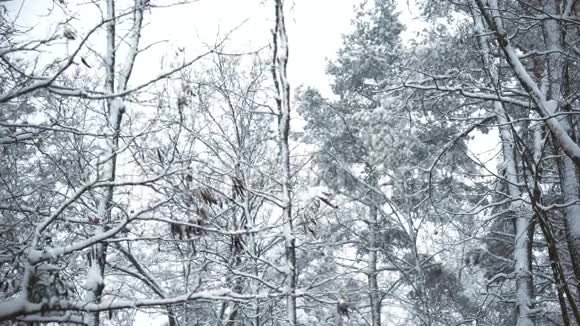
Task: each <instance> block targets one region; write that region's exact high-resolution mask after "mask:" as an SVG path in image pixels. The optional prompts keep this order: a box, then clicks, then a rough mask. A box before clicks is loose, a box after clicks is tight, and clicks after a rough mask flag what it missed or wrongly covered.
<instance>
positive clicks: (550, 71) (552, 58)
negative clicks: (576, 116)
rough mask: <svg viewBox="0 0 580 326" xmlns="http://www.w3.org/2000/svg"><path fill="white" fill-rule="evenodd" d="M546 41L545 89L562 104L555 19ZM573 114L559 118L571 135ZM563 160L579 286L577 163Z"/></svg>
mask: <svg viewBox="0 0 580 326" xmlns="http://www.w3.org/2000/svg"><path fill="white" fill-rule="evenodd" d="M543 9H544V12H545V13H546V14H547V15H548V16H549V17H552V16H555V15H559V14H560V13H559V8H558V4H557V3H556V1H555V0H545V1H544V4H543ZM542 27H543V34H544V44H545V50H546V52H547V53H548V54H547V59H548V60H547V61H546V69H547V71H546V76H547V83H548V87H547V89H546V91H547V94H546V97H547V98H548V99H552V100H555V101H556V102H557V103H562V101H563V94H562V83H564V82H566V81H565V80H564V69H565V60H564V58H563V57H562V55H561V53H563V52H562V51H563V35H562V26H561V25H560V23H559V22H558V20H556V19H545V20H544V21H543V26H542ZM572 118H573V117H572V116H568V115H565V116H563V118H560V119H559V120H560V123H561V124H562V127H563V129H564V131H565V132H566V133H568V134H571V133H572V128H571V125H573V123H572V122H571V121H570V120H571V119H572ZM560 152H561V154H562V159H561V161H560V183H561V187H562V193H563V199H564V202H566V203H573V204H572V205H569V206H567V207H566V209H565V214H566V219H565V227H566V242H567V245H568V251H569V253H570V261H571V263H572V269H573V272H574V276H575V279H576V282H574V284H575V285H576V286H577V287H578V280H580V257H578V254H579V253H580V203H579V202H578V199H580V194H579V190H578V182H579V181H580V180H579V178H578V171H577V166H576V164H574V161H573V160H572V159H571V158H570V157H568V156H566V155H565V153H564V152H563V151H560ZM576 296H577V297H578V296H580V291H578V289H577V293H576Z"/></svg>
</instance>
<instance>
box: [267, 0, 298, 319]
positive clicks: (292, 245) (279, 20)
mask: <svg viewBox="0 0 580 326" xmlns="http://www.w3.org/2000/svg"><path fill="white" fill-rule="evenodd" d="M275 7H276V26H275V32H274V35H273V37H274V55H273V65H272V75H273V78H274V84H275V86H276V90H277V98H276V104H277V107H278V133H279V143H280V154H281V155H280V156H281V163H282V178H281V184H282V206H283V212H282V214H283V219H284V222H285V229H284V237H285V256H286V265H287V275H286V291H287V297H286V309H287V314H288V316H287V317H288V324H289V325H291V326H294V325H296V295H295V293H296V239H295V238H294V226H293V221H292V201H291V198H290V192H291V188H290V179H291V176H292V175H291V173H292V172H291V170H290V146H289V139H288V136H289V134H290V84H289V83H288V79H287V74H286V67H287V65H288V36H287V34H286V26H285V23H284V6H283V0H276V6H275Z"/></svg>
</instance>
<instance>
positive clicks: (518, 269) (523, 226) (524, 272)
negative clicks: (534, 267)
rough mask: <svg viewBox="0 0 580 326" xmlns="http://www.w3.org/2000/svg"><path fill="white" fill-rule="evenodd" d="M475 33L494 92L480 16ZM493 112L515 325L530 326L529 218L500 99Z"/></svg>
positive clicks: (494, 71) (493, 71)
mask: <svg viewBox="0 0 580 326" xmlns="http://www.w3.org/2000/svg"><path fill="white" fill-rule="evenodd" d="M473 19H474V26H475V32H476V33H477V35H478V43H479V46H480V49H481V52H482V53H481V55H482V58H483V64H484V65H485V67H486V68H487V69H488V71H489V75H490V78H491V79H492V83H493V84H494V85H496V88H497V89H498V91H500V89H499V87H500V86H499V85H497V83H499V78H498V73H497V69H496V68H495V66H494V64H493V62H492V61H491V60H490V57H489V56H490V49H489V46H488V43H487V39H486V38H485V36H484V35H485V33H484V25H483V21H482V20H481V17H479V16H477V15H475V14H474V15H473ZM493 106H494V111H495V114H496V117H497V119H498V123H499V125H500V127H499V132H500V140H501V143H502V153H503V159H504V162H503V163H504V165H505V170H506V176H505V177H506V180H507V182H508V193H509V195H510V197H512V198H513V200H512V201H511V202H510V207H509V210H510V211H511V212H513V214H514V215H515V219H516V221H515V229H516V230H515V243H514V245H515V250H514V261H515V268H514V271H515V274H516V310H517V314H518V318H517V325H518V326H531V325H533V324H534V323H533V322H532V318H531V316H530V308H531V305H532V300H531V296H532V279H531V270H530V252H529V250H528V248H529V245H530V234H529V232H528V231H529V229H530V219H531V214H526V211H527V210H525V209H524V208H525V207H524V206H523V205H524V203H523V202H521V201H520V200H519V198H521V196H522V192H521V190H520V189H519V188H518V184H519V178H518V174H517V164H516V157H515V152H514V148H513V146H514V144H515V140H514V137H513V135H512V130H511V125H510V121H509V119H508V116H507V115H506V112H505V110H504V107H503V104H502V103H501V102H497V101H496V102H494V103H493Z"/></svg>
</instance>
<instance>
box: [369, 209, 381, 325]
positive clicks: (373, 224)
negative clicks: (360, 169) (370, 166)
mask: <svg viewBox="0 0 580 326" xmlns="http://www.w3.org/2000/svg"><path fill="white" fill-rule="evenodd" d="M369 231H370V232H369V234H370V239H369V241H370V246H371V247H370V248H369V257H368V283H369V299H370V305H371V321H372V326H380V325H381V301H382V300H381V295H380V292H379V285H378V282H377V251H378V250H379V248H378V246H379V242H378V233H379V226H378V220H377V207H376V206H375V205H374V204H373V205H372V206H371V207H370V208H369Z"/></svg>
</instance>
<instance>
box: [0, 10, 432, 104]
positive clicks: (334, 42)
mask: <svg viewBox="0 0 580 326" xmlns="http://www.w3.org/2000/svg"><path fill="white" fill-rule="evenodd" d="M65 1H66V2H67V3H69V5H68V6H67V11H68V12H67V16H69V17H74V18H73V19H72V20H71V22H70V25H71V26H72V27H73V28H74V29H75V30H77V31H79V34H81V35H82V34H83V31H84V32H86V31H87V30H88V29H89V28H90V27H91V26H92V25H93V24H94V23H95V22H98V21H100V14H99V10H98V9H97V7H96V5H95V4H93V3H90V1H82V2H80V1H79V2H80V3H81V4H76V3H77V1H72V0H65ZM126 1H127V0H118V3H120V4H119V5H118V8H122V7H123V6H122V5H121V4H122V3H124V2H126ZM151 1H152V3H153V4H157V5H161V4H167V3H170V2H173V1H165V0H151ZM73 2H74V3H75V4H73ZM95 2H96V3H100V4H102V3H104V1H102V0H98V1H95ZM360 2H361V0H287V2H286V9H287V17H286V23H287V25H288V33H289V42H290V61H289V68H288V69H289V77H290V83H291V85H292V87H293V88H294V87H297V86H299V85H302V84H305V85H309V86H315V87H317V88H319V89H321V91H322V92H323V93H324V94H327V95H328V94H329V91H330V89H329V87H328V79H327V77H326V74H325V68H326V59H327V58H333V57H334V56H335V53H336V51H337V50H338V49H339V48H340V46H341V44H342V39H341V35H342V34H344V33H347V32H348V31H349V30H350V21H351V19H352V18H353V16H354V9H353V8H354V5H355V4H358V3H360ZM20 4H23V6H22V9H21V11H20V13H21V15H20V17H19V23H20V24H21V25H23V26H26V27H35V32H36V33H38V35H44V34H47V33H49V32H50V31H54V30H57V29H58V30H62V25H61V26H59V24H60V23H62V22H64V20H65V18H64V17H65V15H64V14H63V12H62V10H60V9H59V8H57V7H55V6H54V5H53V0H13V1H11V2H8V5H7V6H8V8H9V11H10V12H11V13H12V14H15V13H16V12H17V9H18V8H19V5H20ZM49 8H56V10H55V11H54V12H53V15H52V16H51V17H53V18H52V19H47V18H46V14H47V13H48V12H49ZM412 11H415V12H416V9H415V8H413V6H412V5H409V1H406V0H401V5H400V12H401V20H402V21H403V23H404V24H405V25H406V26H407V31H406V32H405V35H404V38H408V37H410V36H412V35H414V32H416V31H418V30H419V29H420V27H421V24H419V23H418V21H417V19H413V18H412V17H413V13H412ZM273 12H274V9H273V1H271V0H197V1H195V2H193V3H191V4H187V5H179V6H175V7H171V8H156V9H154V10H152V12H151V13H149V14H147V15H146V20H145V22H146V24H147V25H146V29H145V31H144V33H143V40H142V43H141V45H142V46H144V45H147V44H151V43H154V42H159V41H167V42H163V43H159V44H157V45H156V46H154V47H152V48H151V49H150V50H149V53H148V54H147V55H144V56H141V57H140V58H139V59H138V62H137V68H136V69H135V76H134V77H137V78H133V81H134V82H137V81H136V80H138V79H146V78H147V77H151V76H154V75H156V74H157V72H158V71H160V70H159V69H161V64H160V61H161V57H162V56H164V55H165V56H166V58H165V59H164V62H165V63H169V62H170V61H171V59H172V58H171V56H173V55H174V53H175V52H176V49H177V47H185V48H186V52H185V53H186V55H189V56H194V55H195V54H196V53H199V52H200V51H201V49H203V48H204V45H203V44H204V43H205V44H209V45H211V44H213V43H215V41H216V39H218V38H219V36H223V35H224V34H225V33H227V32H228V31H230V30H232V29H233V28H235V27H236V26H239V25H240V24H242V23H243V25H242V26H241V27H240V28H239V29H238V30H236V32H234V33H233V34H232V35H231V39H232V42H231V43H230V45H231V48H232V49H235V50H237V51H251V50H256V49H258V48H260V47H262V46H265V45H267V44H268V43H269V42H270V40H271V36H270V31H271V29H272V26H273ZM97 42H100V44H95V43H97ZM103 44H104V39H103V38H102V37H95V38H94V41H92V42H91V45H92V46H93V47H94V48H98V47H99V46H102V45H103ZM72 48H73V47H72V46H71V49H72ZM144 58H146V59H145V60H144Z"/></svg>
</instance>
